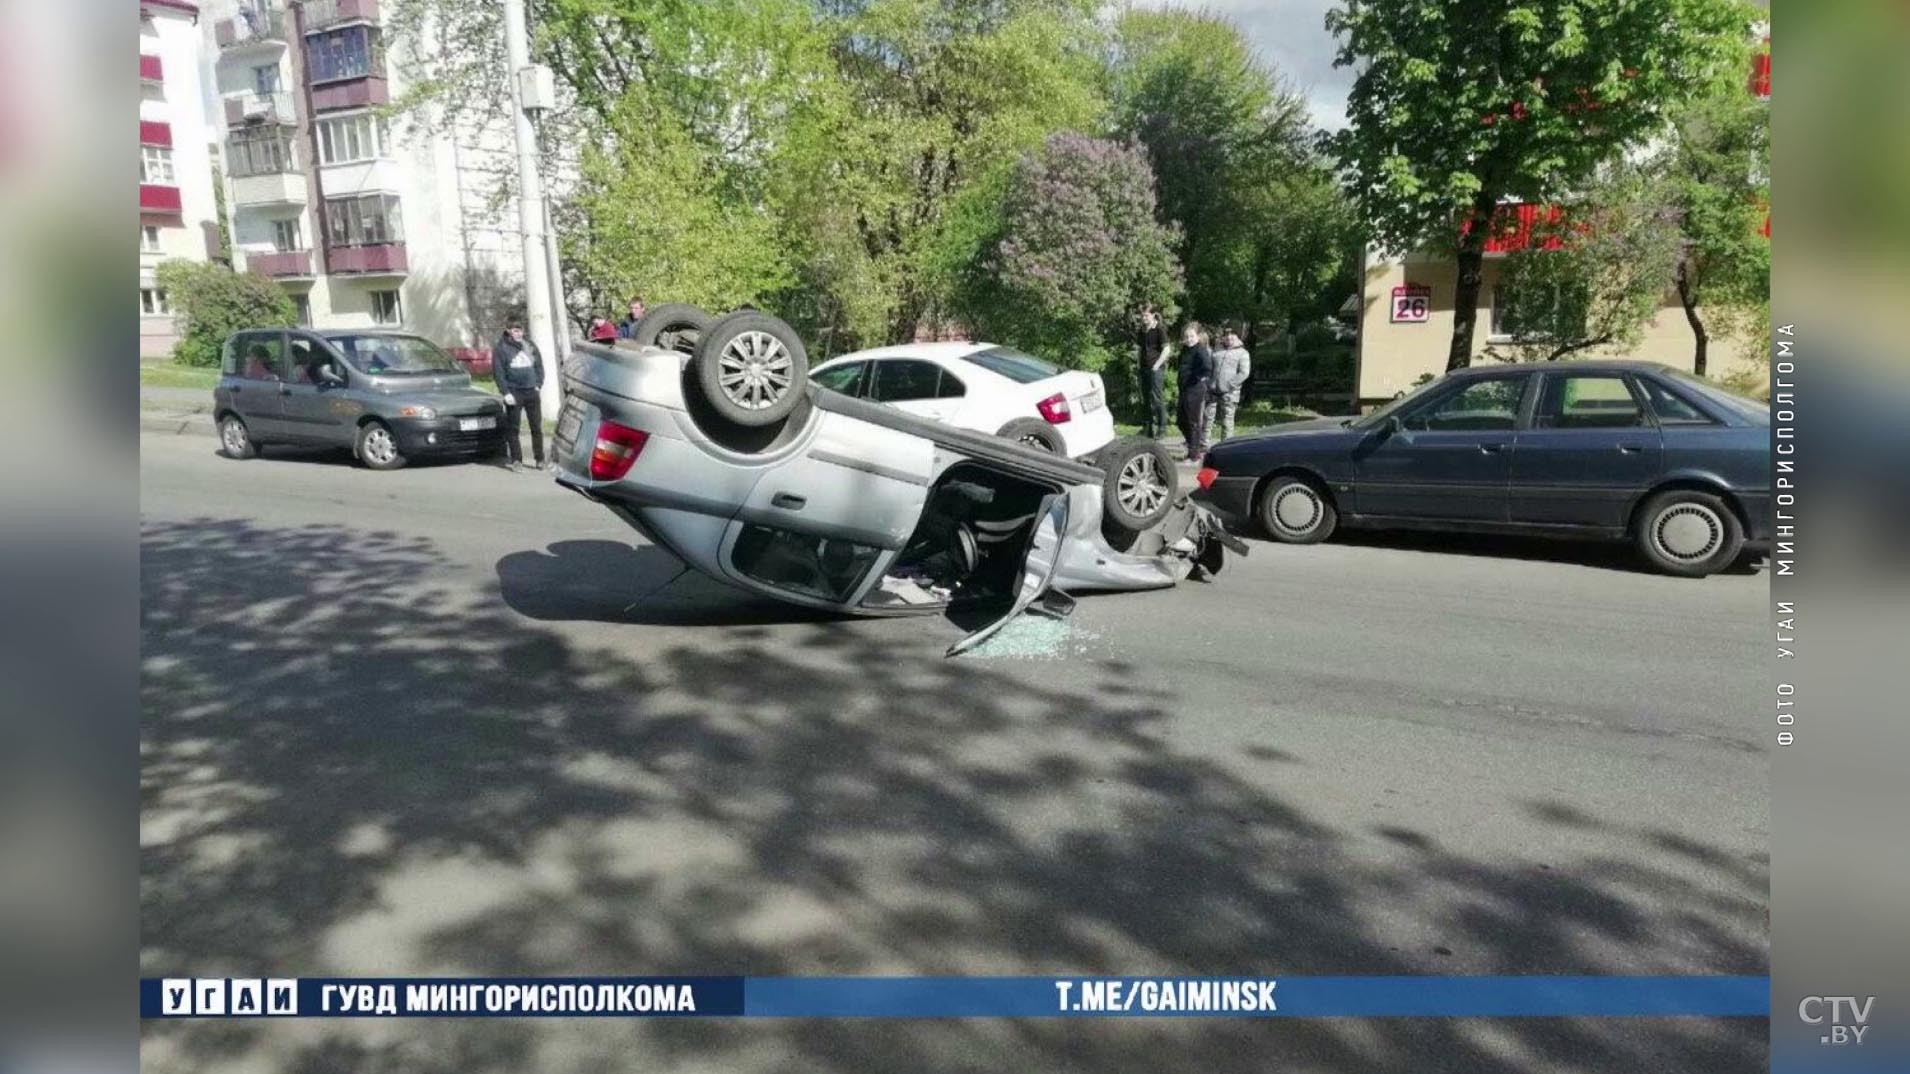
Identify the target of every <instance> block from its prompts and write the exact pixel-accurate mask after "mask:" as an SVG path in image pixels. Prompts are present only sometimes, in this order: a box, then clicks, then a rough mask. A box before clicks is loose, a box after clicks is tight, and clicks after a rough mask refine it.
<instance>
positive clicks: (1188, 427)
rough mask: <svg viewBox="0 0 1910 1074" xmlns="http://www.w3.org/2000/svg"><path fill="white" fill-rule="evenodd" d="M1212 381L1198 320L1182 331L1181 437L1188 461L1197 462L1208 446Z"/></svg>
mask: <svg viewBox="0 0 1910 1074" xmlns="http://www.w3.org/2000/svg"><path fill="white" fill-rule="evenodd" d="M1213 379H1214V352H1213V351H1212V350H1211V349H1209V348H1208V346H1207V333H1206V331H1205V330H1203V329H1202V328H1201V327H1200V323H1199V322H1197V321H1189V322H1187V327H1186V328H1184V329H1182V330H1181V350H1180V434H1181V436H1182V438H1184V439H1185V440H1186V441H1187V458H1188V460H1189V461H1198V460H1199V459H1200V455H1201V452H1202V451H1203V450H1205V448H1206V446H1207V386H1208V384H1210V383H1211V382H1212V381H1213Z"/></svg>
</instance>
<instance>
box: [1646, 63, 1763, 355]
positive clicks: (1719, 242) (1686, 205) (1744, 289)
mask: <svg viewBox="0 0 1910 1074" xmlns="http://www.w3.org/2000/svg"><path fill="white" fill-rule="evenodd" d="M1652 166H1653V167H1654V168H1655V169H1656V170H1657V171H1658V172H1659V174H1660V175H1662V176H1663V178H1664V181H1665V183H1666V185H1667V187H1668V190H1669V197H1670V199H1671V202H1672V204H1673V206H1674V207H1675V208H1676V210H1677V214H1678V219H1679V223H1680V227H1681V230H1682V233H1683V237H1684V244H1683V248H1682V250H1681V251H1680V256H1679V258H1678V266H1677V281H1676V282H1677V290H1678V299H1679V302H1680V304H1681V305H1682V306H1683V307H1684V314H1685V322H1686V323H1687V324H1689V325H1690V326H1691V336H1692V368H1693V371H1694V372H1696V373H1697V374H1698V375H1699V376H1703V375H1704V373H1705V367H1706V362H1707V350H1708V347H1709V344H1710V341H1711V340H1712V339H1713V338H1716V337H1722V336H1730V335H1743V336H1748V337H1749V338H1751V339H1752V340H1753V341H1754V343H1755V344H1757V345H1756V346H1755V347H1754V348H1753V349H1754V350H1756V351H1757V352H1758V353H1761V354H1769V353H1770V345H1769V332H1770V301H1771V242H1770V239H1768V238H1767V237H1765V236H1764V234H1763V225H1764V221H1765V220H1766V219H1767V214H1768V213H1769V212H1770V204H1771V119H1770V105H1769V103H1768V102H1766V101H1762V100H1759V99H1757V98H1755V97H1753V96H1751V95H1750V94H1748V93H1746V92H1745V88H1744V86H1743V85H1742V84H1739V85H1736V86H1732V85H1729V84H1725V85H1721V86H1718V87H1716V91H1715V92H1712V93H1707V94H1704V95H1702V96H1699V97H1695V98H1693V99H1692V100H1690V101H1688V102H1686V103H1685V104H1684V105H1683V106H1682V107H1681V108H1679V109H1678V111H1677V112H1676V113H1675V114H1674V116H1673V121H1672V124H1671V135H1670V137H1669V138H1667V139H1666V141H1665V144H1664V145H1663V147H1662V148H1661V149H1660V150H1659V152H1658V153H1657V154H1656V155H1655V157H1654V158H1653V160H1652Z"/></svg>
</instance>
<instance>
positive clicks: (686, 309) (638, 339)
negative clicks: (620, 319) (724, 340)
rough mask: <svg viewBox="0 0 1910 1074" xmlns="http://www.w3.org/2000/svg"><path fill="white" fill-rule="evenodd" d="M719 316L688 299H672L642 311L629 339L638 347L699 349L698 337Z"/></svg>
mask: <svg viewBox="0 0 1910 1074" xmlns="http://www.w3.org/2000/svg"><path fill="white" fill-rule="evenodd" d="M715 323H716V318H714V317H711V316H710V315H709V314H707V313H705V312H703V310H702V309H701V308H699V307H697V306H692V305H690V304H689V303H688V302H670V303H666V304H664V305H661V306H658V307H657V308H656V309H653V310H650V311H648V312H646V313H645V314H644V315H643V319H642V320H640V321H638V322H637V327H636V330H635V331H634V332H632V333H631V334H630V342H632V343H635V344H636V345H637V346H639V347H662V348H663V349H664V350H666V351H681V352H682V353H684V354H694V353H695V352H696V344H697V341H698V340H700V339H702V338H703V333H705V332H708V331H709V330H710V326H711V325H713V324H715Z"/></svg>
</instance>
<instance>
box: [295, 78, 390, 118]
mask: <svg viewBox="0 0 1910 1074" xmlns="http://www.w3.org/2000/svg"><path fill="white" fill-rule="evenodd" d="M390 103H391V90H390V88H389V87H388V86H387V85H386V83H385V76H384V71H383V69H382V68H381V69H380V70H379V72H378V73H377V74H375V75H372V76H370V77H367V78H354V79H350V80H349V81H343V82H328V83H324V84H322V85H315V86H313V87H312V110H313V111H314V112H330V111H335V110H337V109H340V108H368V107H371V106H374V105H381V104H390Z"/></svg>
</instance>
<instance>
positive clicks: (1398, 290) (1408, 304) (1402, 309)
mask: <svg viewBox="0 0 1910 1074" xmlns="http://www.w3.org/2000/svg"><path fill="white" fill-rule="evenodd" d="M1430 320H1432V288H1430V287H1427V286H1426V285H1425V284H1419V283H1409V284H1406V285H1404V286H1402V287H1395V288H1393V317H1392V321H1393V323H1394V324H1425V323H1426V322H1427V321H1430Z"/></svg>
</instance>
